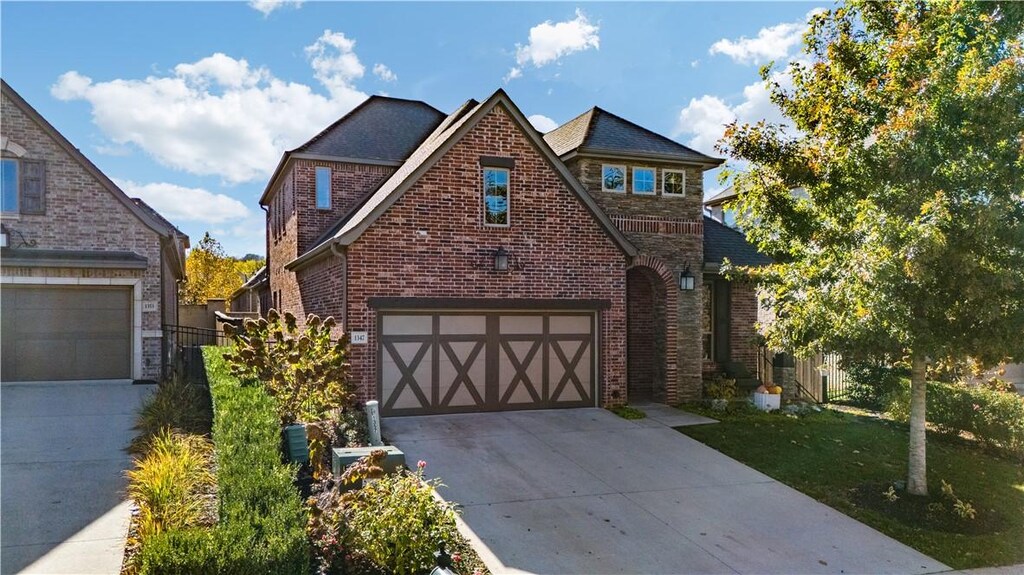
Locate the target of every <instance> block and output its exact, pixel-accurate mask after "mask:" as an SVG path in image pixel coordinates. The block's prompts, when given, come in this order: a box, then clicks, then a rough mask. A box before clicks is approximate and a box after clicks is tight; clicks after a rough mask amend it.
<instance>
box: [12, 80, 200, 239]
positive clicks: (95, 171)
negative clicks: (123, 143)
mask: <svg viewBox="0 0 1024 575" xmlns="http://www.w3.org/2000/svg"><path fill="white" fill-rule="evenodd" d="M0 90H2V92H3V95H5V96H7V97H8V98H10V99H11V101H12V102H14V105H15V106H17V107H18V109H20V110H21V111H22V112H23V113H24V114H25V115H26V116H28V117H29V118H31V119H32V120H33V121H34V122H35V123H36V124H37V125H38V126H39V127H40V128H42V130H43V131H44V132H46V134H47V135H48V136H50V138H52V139H53V141H54V142H56V143H57V145H58V146H60V147H61V148H62V149H63V150H64V151H65V152H66V153H67V154H68V155H69V156H71V158H72V159H74V160H75V161H77V162H78V163H79V164H81V166H82V167H83V168H85V170H86V171H87V172H89V174H90V175H91V176H92V177H94V178H96V180H97V181H98V182H99V183H100V185H102V186H103V187H104V188H106V189H107V191H108V192H110V193H111V195H113V196H114V197H115V198H117V200H118V201H119V202H121V203H122V204H124V206H125V207H126V208H128V211H129V212H131V213H132V214H133V215H134V216H135V217H136V218H138V219H139V221H141V222H142V223H143V224H145V226H146V227H148V228H149V229H151V230H153V231H154V232H156V233H157V234H159V235H161V236H163V237H168V238H169V237H174V236H175V235H182V236H184V234H182V233H181V231H179V230H178V229H177V228H175V227H174V226H172V225H170V223H169V222H167V220H165V219H164V218H163V217H159V219H158V218H156V217H153V215H152V214H151V213H150V211H151V210H144V209H142V208H141V207H139V206H138V205H137V204H136V203H135V202H133V201H132V199H131V198H129V197H128V195H127V194H125V193H124V191H122V190H121V188H119V187H117V184H115V183H114V182H113V181H111V179H110V178H108V177H107V176H106V174H104V173H103V172H101V171H100V169H99V168H97V167H96V164H93V163H92V162H91V161H90V160H89V158H86V157H85V154H83V153H82V152H81V150H79V149H78V148H76V147H75V146H74V144H72V143H71V142H70V141H68V139H67V138H65V137H64V134H61V133H60V131H58V130H57V128H54V127H53V124H51V123H50V122H48V121H46V118H44V117H43V116H42V114H40V113H39V112H37V111H36V109H35V108H33V107H32V105H31V104H29V103H28V102H27V101H25V99H24V98H22V97H21V94H19V93H18V92H17V91H15V90H14V88H12V87H11V86H10V84H8V83H7V81H6V80H4V79H2V78H0ZM154 213H155V212H154ZM184 237H185V238H186V241H187V238H188V236H184Z"/></svg>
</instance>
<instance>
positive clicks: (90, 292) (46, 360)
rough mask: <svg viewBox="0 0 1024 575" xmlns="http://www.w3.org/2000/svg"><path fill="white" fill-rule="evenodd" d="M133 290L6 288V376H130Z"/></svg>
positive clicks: (0, 294) (0, 293)
mask: <svg viewBox="0 0 1024 575" xmlns="http://www.w3.org/2000/svg"><path fill="white" fill-rule="evenodd" d="M131 296H132V291H131V289H130V288H120V287H118V288H113V287H97V288H93V287H89V288H82V287H64V286H45V287H44V286H31V287H29V286H18V287H15V286H11V285H10V284H8V285H5V286H4V287H3V290H0V300H2V304H0V317H2V319H0V321H2V325H0V330H2V332H3V344H2V345H3V349H2V350H0V353H2V355H3V357H2V358H0V363H2V368H0V371H2V374H0V378H2V379H3V381H50V380H69V379H128V378H130V377H131V359H132V307H131V304H132V297H131Z"/></svg>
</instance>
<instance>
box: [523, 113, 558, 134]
mask: <svg viewBox="0 0 1024 575" xmlns="http://www.w3.org/2000/svg"><path fill="white" fill-rule="evenodd" d="M527 120H529V121H530V123H531V124H533V127H534V128H537V131H539V132H540V133H542V134H546V133H548V132H550V131H551V130H554V129H555V128H557V127H558V122H556V121H554V120H552V119H551V118H549V117H547V116H544V115H542V114H534V115H532V116H530V117H529V118H527Z"/></svg>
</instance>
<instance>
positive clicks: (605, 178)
mask: <svg viewBox="0 0 1024 575" xmlns="http://www.w3.org/2000/svg"><path fill="white" fill-rule="evenodd" d="M601 190H602V191H605V192H625V191H626V166H615V165H611V164H605V165H603V166H601Z"/></svg>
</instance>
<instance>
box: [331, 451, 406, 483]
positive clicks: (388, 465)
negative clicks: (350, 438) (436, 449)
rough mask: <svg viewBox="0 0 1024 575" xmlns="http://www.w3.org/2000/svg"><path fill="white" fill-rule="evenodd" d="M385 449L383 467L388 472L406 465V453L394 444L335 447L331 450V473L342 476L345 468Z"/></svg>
mask: <svg viewBox="0 0 1024 575" xmlns="http://www.w3.org/2000/svg"><path fill="white" fill-rule="evenodd" d="M378 449H380V450H383V451H384V452H385V453H386V454H387V455H385V456H384V463H383V464H382V465H381V467H383V468H384V471H385V472H386V473H394V472H395V471H397V470H398V468H399V467H401V466H403V465H405V454H404V453H402V451H401V450H399V449H398V448H397V447H395V446H394V445H377V446H372V447H335V448H334V449H332V450H331V473H333V474H334V476H335V477H340V476H341V474H342V473H344V472H345V468H346V467H348V466H349V465H352V464H353V463H355V462H356V461H359V460H360V459H362V458H363V457H366V456H367V455H369V454H370V453H371V452H373V451H377V450H378Z"/></svg>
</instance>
